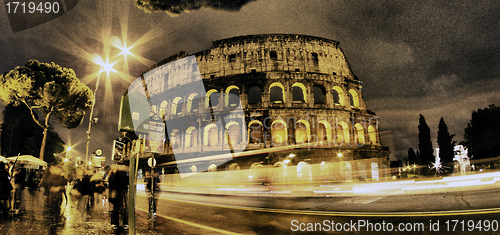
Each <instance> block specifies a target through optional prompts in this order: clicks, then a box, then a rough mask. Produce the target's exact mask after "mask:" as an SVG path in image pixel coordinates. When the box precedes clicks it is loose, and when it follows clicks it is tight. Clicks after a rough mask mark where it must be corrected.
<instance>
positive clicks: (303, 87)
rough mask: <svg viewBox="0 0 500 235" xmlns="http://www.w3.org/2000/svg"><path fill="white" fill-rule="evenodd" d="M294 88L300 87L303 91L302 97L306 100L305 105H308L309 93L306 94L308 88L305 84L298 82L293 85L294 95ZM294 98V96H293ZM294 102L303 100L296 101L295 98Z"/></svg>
mask: <svg viewBox="0 0 500 235" xmlns="http://www.w3.org/2000/svg"><path fill="white" fill-rule="evenodd" d="M294 87H299V88H300V89H301V90H302V97H301V98H303V99H304V103H307V92H306V87H305V86H304V84H302V83H300V82H296V83H294V84H293V85H292V93H293V90H295V89H293V88H294ZM292 96H294V95H293V94H292ZM293 101H302V100H296V99H295V98H294V99H293Z"/></svg>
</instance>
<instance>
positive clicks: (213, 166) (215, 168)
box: [208, 164, 217, 172]
mask: <svg viewBox="0 0 500 235" xmlns="http://www.w3.org/2000/svg"><path fill="white" fill-rule="evenodd" d="M216 171H217V165H215V164H211V165H210V166H209V167H208V172H216Z"/></svg>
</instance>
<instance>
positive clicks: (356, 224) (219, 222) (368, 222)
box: [138, 190, 500, 234]
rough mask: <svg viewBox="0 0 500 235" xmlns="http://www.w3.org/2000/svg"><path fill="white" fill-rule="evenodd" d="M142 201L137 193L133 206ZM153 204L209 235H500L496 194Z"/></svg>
mask: <svg viewBox="0 0 500 235" xmlns="http://www.w3.org/2000/svg"><path fill="white" fill-rule="evenodd" d="M146 199H147V198H146V197H145V195H144V194H143V193H141V192H139V194H138V202H140V203H139V204H138V205H140V204H143V203H145V202H146V201H145V200H146ZM159 204H160V206H159V209H158V214H159V215H161V216H164V217H165V218H167V219H169V220H177V221H178V222H179V223H184V224H185V226H198V227H199V228H200V229H201V231H205V232H210V233H222V234H233V233H241V234H291V233H294V234H295V233H311V232H314V233H332V232H336V233H337V232H341V233H346V234H372V233H373V232H379V231H380V232H383V231H386V232H388V231H390V232H391V233H396V234H398V233H404V234H406V233H407V232H415V233H419V234H436V233H439V234H441V233H443V232H450V233H452V232H453V233H454V234H462V233H463V234H470V233H474V234H477V233H480V234H499V233H500V227H499V225H498V223H499V222H500V221H499V220H500V216H499V215H500V190H486V191H474V192H459V193H454V192H450V193H440V194H423V195H398V196H384V197H380V196H377V197H366V196H363V197H352V196H341V197H328V198H327V197H323V198H318V197H314V198H307V197H305V198H294V197H290V198H276V197H261V196H260V197H259V196H254V197H252V196H250V197H249V196H215V195H192V194H179V193H167V192H163V193H162V194H161V196H160V200H159Z"/></svg>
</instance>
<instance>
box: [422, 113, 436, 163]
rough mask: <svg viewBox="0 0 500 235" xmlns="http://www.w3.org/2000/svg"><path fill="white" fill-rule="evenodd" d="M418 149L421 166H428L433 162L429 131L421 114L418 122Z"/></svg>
mask: <svg viewBox="0 0 500 235" xmlns="http://www.w3.org/2000/svg"><path fill="white" fill-rule="evenodd" d="M418 149H419V151H420V163H421V164H430V163H433V162H434V161H435V160H434V151H433V149H432V142H431V129H430V128H429V126H428V125H427V122H425V118H424V116H422V114H420V118H419V120H418Z"/></svg>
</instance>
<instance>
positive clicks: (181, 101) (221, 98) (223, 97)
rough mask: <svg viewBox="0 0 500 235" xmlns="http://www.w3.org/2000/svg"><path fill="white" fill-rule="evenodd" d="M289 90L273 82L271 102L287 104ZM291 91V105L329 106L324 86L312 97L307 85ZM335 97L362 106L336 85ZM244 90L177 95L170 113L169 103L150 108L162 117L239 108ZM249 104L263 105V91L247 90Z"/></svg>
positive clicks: (354, 93)
mask: <svg viewBox="0 0 500 235" xmlns="http://www.w3.org/2000/svg"><path fill="white" fill-rule="evenodd" d="M286 91H287V90H286V89H285V86H283V84H282V83H280V82H274V83H271V84H270V85H269V102H271V103H285V102H286V101H287V98H286V95H285V94H286ZM290 91H291V93H292V102H294V103H297V102H298V103H307V102H308V100H309V99H311V98H312V99H314V104H325V103H326V100H327V99H326V90H325V88H324V87H323V86H322V85H314V87H313V92H312V93H313V95H312V97H309V96H308V95H307V94H308V93H307V89H306V86H305V85H304V84H303V83H300V82H296V83H293V84H292V86H291V88H290ZM330 92H331V93H332V95H333V102H334V104H335V105H340V106H346V105H347V104H348V103H349V105H350V106H352V107H354V108H359V107H360V101H361V99H360V95H359V93H358V91H357V90H355V89H349V90H348V91H344V89H343V88H341V87H339V86H334V87H332V89H331V90H330ZM240 94H241V90H240V88H239V87H238V86H236V85H230V86H228V87H227V88H226V89H224V90H223V92H219V90H217V89H210V90H208V91H207V93H206V94H199V93H196V92H193V93H191V94H189V95H188V96H187V97H181V96H177V97H175V98H174V99H172V100H171V101H170V110H169V111H167V110H168V105H169V101H166V100H164V101H161V103H160V104H154V105H152V107H151V109H152V111H153V112H155V113H159V114H160V115H161V116H162V117H164V116H165V115H167V116H170V115H171V116H176V115H180V114H182V113H183V112H187V113H190V112H197V111H198V110H199V109H200V106H202V107H204V108H206V109H208V108H212V109H213V108H217V107H219V106H224V107H233V108H234V107H237V106H238V105H239V104H240ZM247 95H248V96H247V102H248V104H259V103H262V90H261V88H260V87H259V86H252V87H250V88H249V89H248V94H247Z"/></svg>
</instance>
